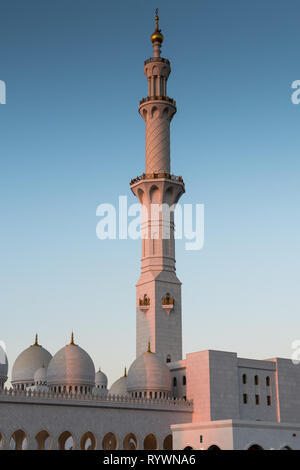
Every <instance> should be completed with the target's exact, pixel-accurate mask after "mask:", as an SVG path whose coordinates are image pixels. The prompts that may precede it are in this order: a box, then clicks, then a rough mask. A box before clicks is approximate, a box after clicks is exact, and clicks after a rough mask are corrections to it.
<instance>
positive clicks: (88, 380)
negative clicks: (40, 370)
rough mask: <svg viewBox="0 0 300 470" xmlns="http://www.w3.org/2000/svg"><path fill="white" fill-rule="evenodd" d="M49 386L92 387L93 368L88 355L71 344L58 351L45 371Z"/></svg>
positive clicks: (72, 341) (93, 383)
mask: <svg viewBox="0 0 300 470" xmlns="http://www.w3.org/2000/svg"><path fill="white" fill-rule="evenodd" d="M47 384H48V385H49V386H54V385H59V386H61V385H62V386H73V385H74V386H77V385H79V386H88V387H91V386H94V385H95V367H94V363H93V361H92V359H91V357H90V356H89V355H88V353H87V352H86V351H85V350H84V349H82V348H80V347H79V346H78V345H77V344H74V340H73V334H72V338H71V343H70V344H68V345H67V346H65V347H63V348H62V349H60V350H59V351H58V352H57V353H56V354H55V355H54V356H53V358H52V359H51V361H50V364H49V366H48V370H47Z"/></svg>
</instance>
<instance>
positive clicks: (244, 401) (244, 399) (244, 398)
mask: <svg viewBox="0 0 300 470" xmlns="http://www.w3.org/2000/svg"><path fill="white" fill-rule="evenodd" d="M243 403H244V404H245V405H246V404H247V403H248V395H247V393H244V394H243Z"/></svg>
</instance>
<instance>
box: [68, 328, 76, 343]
mask: <svg viewBox="0 0 300 470" xmlns="http://www.w3.org/2000/svg"><path fill="white" fill-rule="evenodd" d="M68 346H76V344H75V343H74V332H73V331H72V334H71V341H70V344H68Z"/></svg>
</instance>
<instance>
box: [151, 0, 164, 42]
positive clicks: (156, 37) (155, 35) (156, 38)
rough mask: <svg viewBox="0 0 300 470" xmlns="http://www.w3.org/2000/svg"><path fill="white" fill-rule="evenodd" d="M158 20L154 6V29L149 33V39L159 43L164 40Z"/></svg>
mask: <svg viewBox="0 0 300 470" xmlns="http://www.w3.org/2000/svg"><path fill="white" fill-rule="evenodd" d="M158 21H159V16H158V8H156V10H155V31H154V33H153V34H152V35H151V41H152V43H153V44H154V43H156V42H158V43H159V44H161V43H162V42H163V40H164V37H163V35H162V33H161V30H160V29H159V24H158Z"/></svg>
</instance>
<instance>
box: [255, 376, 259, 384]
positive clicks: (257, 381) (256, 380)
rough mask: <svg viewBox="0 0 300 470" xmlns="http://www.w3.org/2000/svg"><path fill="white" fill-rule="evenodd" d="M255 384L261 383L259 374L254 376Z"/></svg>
mask: <svg viewBox="0 0 300 470" xmlns="http://www.w3.org/2000/svg"><path fill="white" fill-rule="evenodd" d="M254 384H255V385H258V384H259V380H258V375H255V377H254Z"/></svg>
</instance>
